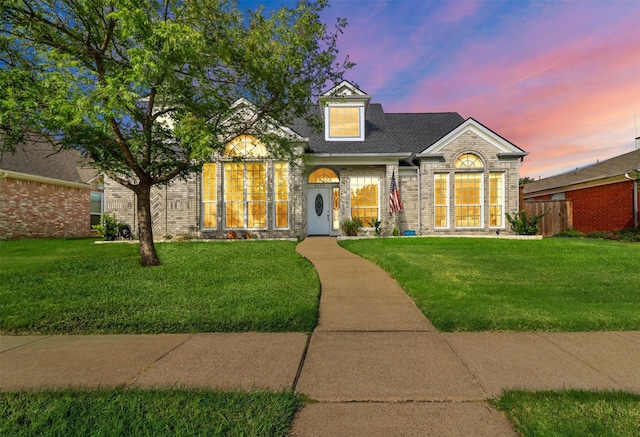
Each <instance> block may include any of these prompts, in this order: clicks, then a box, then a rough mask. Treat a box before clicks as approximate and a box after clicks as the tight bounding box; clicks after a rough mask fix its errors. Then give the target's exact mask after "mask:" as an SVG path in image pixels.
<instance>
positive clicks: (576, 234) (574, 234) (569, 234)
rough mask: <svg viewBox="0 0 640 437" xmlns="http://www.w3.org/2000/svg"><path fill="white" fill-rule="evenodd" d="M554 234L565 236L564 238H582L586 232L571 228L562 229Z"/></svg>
mask: <svg viewBox="0 0 640 437" xmlns="http://www.w3.org/2000/svg"><path fill="white" fill-rule="evenodd" d="M553 236H554V237H563V238H582V237H584V232H580V231H577V230H575V229H574V228H569V229H567V230H566V231H560V232H558V233H557V234H554V235H553Z"/></svg>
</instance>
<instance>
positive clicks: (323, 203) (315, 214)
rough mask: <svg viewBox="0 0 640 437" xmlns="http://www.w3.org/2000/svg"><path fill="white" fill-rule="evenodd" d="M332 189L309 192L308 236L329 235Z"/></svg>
mask: <svg viewBox="0 0 640 437" xmlns="http://www.w3.org/2000/svg"><path fill="white" fill-rule="evenodd" d="M331 205H332V202H331V188H309V191H308V192H307V234H309V235H329V231H330V229H331V209H332V208H331Z"/></svg>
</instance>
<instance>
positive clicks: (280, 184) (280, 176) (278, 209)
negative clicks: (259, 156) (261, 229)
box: [273, 162, 289, 228]
mask: <svg viewBox="0 0 640 437" xmlns="http://www.w3.org/2000/svg"><path fill="white" fill-rule="evenodd" d="M273 192H274V196H273V198H274V201H273V204H274V206H273V209H274V211H275V227H276V228H287V227H289V164H287V163H286V162H276V163H275V164H274V167H273Z"/></svg>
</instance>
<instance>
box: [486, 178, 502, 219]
mask: <svg viewBox="0 0 640 437" xmlns="http://www.w3.org/2000/svg"><path fill="white" fill-rule="evenodd" d="M489 226H490V227H492V228H502V227H504V173H489Z"/></svg>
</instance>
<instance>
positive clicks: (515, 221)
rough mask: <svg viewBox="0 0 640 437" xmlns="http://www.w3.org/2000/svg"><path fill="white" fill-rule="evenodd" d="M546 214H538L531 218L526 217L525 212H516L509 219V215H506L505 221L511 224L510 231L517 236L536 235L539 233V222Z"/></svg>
mask: <svg viewBox="0 0 640 437" xmlns="http://www.w3.org/2000/svg"><path fill="white" fill-rule="evenodd" d="M545 214H546V213H544V214H539V215H536V216H533V217H528V216H527V212H526V211H518V213H517V214H516V215H515V216H513V217H511V215H510V214H509V213H506V216H507V220H508V221H509V223H510V224H511V230H512V231H513V232H515V233H516V234H518V235H536V234H537V233H538V231H540V225H539V224H540V220H542V217H544V215H545Z"/></svg>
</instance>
